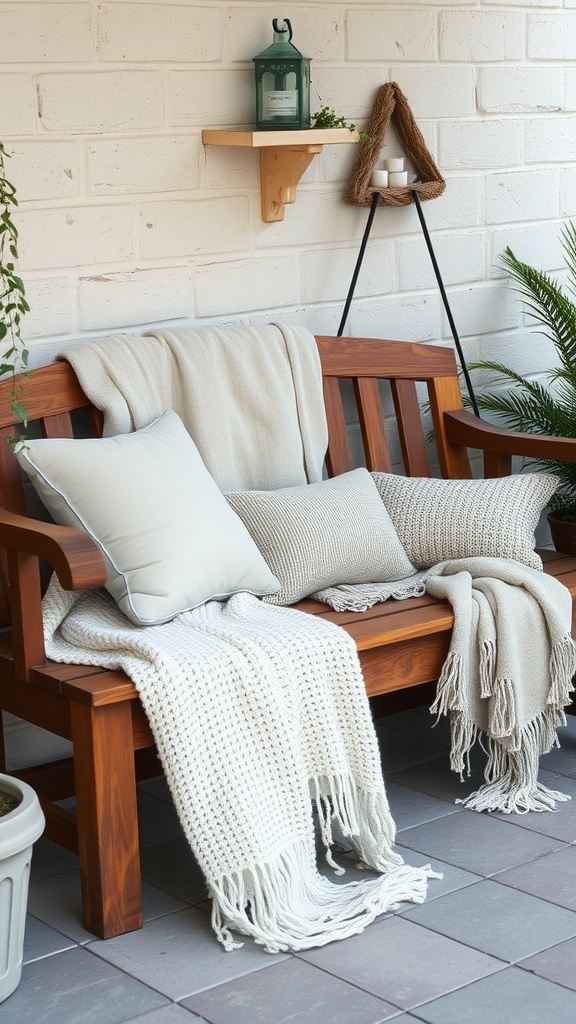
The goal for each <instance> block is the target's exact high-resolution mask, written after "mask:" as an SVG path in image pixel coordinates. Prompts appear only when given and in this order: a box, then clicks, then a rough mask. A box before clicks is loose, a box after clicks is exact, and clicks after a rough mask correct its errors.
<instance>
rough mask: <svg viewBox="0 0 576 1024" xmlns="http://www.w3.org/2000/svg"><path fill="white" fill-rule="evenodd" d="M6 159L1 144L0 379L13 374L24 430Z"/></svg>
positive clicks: (19, 308)
mask: <svg viewBox="0 0 576 1024" xmlns="http://www.w3.org/2000/svg"><path fill="white" fill-rule="evenodd" d="M9 156H10V154H9V153H7V152H6V150H5V148H4V145H3V143H2V142H0V377H3V376H5V375H6V374H11V375H12V379H13V385H12V391H11V395H10V397H11V402H12V410H13V412H14V413H15V415H16V416H17V417H18V419H19V420H21V422H22V424H23V426H24V428H26V426H27V422H28V417H27V413H26V409H25V406H24V404H23V402H24V394H23V389H22V387H21V386H19V385H18V384H17V383H16V374H17V373H18V372H19V371H21V370H25V369H26V367H27V365H28V350H27V349H26V347H25V346H24V343H23V341H22V338H21V336H20V322H21V319H22V317H23V316H24V314H25V313H27V312H28V311H29V309H30V307H29V305H28V303H27V301H26V298H25V293H24V284H23V282H22V280H21V278H20V277H18V275H17V274H16V261H17V259H18V230H17V228H16V225H15V224H14V221H13V220H12V210H13V208H14V207H16V206H18V200H17V198H16V189H15V187H14V185H12V183H11V182H10V181H8V179H7V177H6V169H5V160H6V158H8V157H9Z"/></svg>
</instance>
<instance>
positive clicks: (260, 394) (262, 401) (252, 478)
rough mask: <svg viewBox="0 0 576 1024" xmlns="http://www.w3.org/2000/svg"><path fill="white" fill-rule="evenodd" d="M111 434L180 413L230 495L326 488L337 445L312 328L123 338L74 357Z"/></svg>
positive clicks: (71, 353)
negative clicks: (325, 470)
mask: <svg viewBox="0 0 576 1024" xmlns="http://www.w3.org/2000/svg"><path fill="white" fill-rule="evenodd" d="M60 358H63V359H67V360H68V361H69V362H70V363H71V364H72V366H73V368H74V371H75V373H76V375H77V377H78V380H79V381H80V383H81V385H82V389H83V391H84V392H85V394H86V395H87V396H88V397H89V398H90V400H91V401H92V402H93V403H94V405H95V406H96V408H98V409H101V410H102V412H103V413H104V434H105V436H110V435H113V434H127V433H128V432H129V431H131V430H135V429H138V428H139V427H144V426H147V425H148V424H149V423H151V422H152V420H155V419H157V417H158V416H160V415H161V414H162V413H163V412H167V411H168V410H169V409H173V410H174V411H175V412H177V413H178V415H179V416H180V419H181V420H182V422H183V423H184V426H185V427H186V429H187V430H188V433H189V434H190V435H191V437H192V438H193V439H194V441H195V443H196V445H197V447H198V450H199V452H200V454H201V456H202V459H203V461H204V464H205V465H206V467H207V468H208V470H209V472H210V473H211V475H212V476H213V478H214V479H215V480H216V483H217V484H218V486H219V487H220V489H221V490H228V491H235V490H245V489H249V490H253V489H262V490H269V489H272V488H274V487H292V486H294V485H295V484H304V483H315V482H316V481H318V480H321V479H322V466H323V462H324V455H325V453H326V446H327V440H328V434H327V427H326V413H325V410H324V403H323V399H322V371H321V366H320V358H319V355H318V348H317V345H316V341H315V339H314V336H313V335H312V334H310V332H309V331H306V330H304V328H298V327H287V326H285V325H273V324H268V325H265V326H262V327H248V326H247V327H235V328H227V329H223V328H217V327H203V328H201V329H199V330H193V329H191V328H190V329H186V330H184V329H183V330H178V331H164V330H156V331H149V332H147V333H146V335H144V336H140V337H138V336H132V335H127V334H115V335H111V336H110V337H108V338H104V339H102V340H100V341H94V342H87V343H83V344H82V345H78V346H75V347H73V348H69V349H66V351H65V352H63V353H62V355H61V357H60Z"/></svg>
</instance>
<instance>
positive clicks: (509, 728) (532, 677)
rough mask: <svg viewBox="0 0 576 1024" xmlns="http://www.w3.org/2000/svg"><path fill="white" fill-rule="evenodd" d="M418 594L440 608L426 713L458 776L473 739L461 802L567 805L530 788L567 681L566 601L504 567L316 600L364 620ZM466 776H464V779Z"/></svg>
mask: <svg viewBox="0 0 576 1024" xmlns="http://www.w3.org/2000/svg"><path fill="white" fill-rule="evenodd" d="M392 588H393V596H395V597H399V598H402V597H409V596H413V595H414V594H415V593H418V591H419V590H420V592H423V591H424V590H426V591H427V592H428V593H430V594H433V595H434V596H435V597H439V598H443V599H445V600H447V601H449V602H450V604H451V605H452V608H453V611H454V628H453V631H452V638H451V644H450V651H449V654H448V657H447V659H446V661H445V663H444V666H443V670H442V674H441V676H440V679H439V681H438V689H437V696H436V700H435V701H434V704H433V705H432V708H431V711H432V713H433V714H447V715H449V716H450V721H451V732H452V749H451V765H452V768H453V769H454V770H455V771H458V772H460V773H461V774H462V773H463V772H464V770H465V769H466V767H467V760H468V754H469V752H470V749H471V748H472V746H473V745H474V743H475V742H476V740H477V739H478V737H479V736H480V734H482V735H483V737H484V738H485V743H486V745H487V749H488V763H487V766H486V771H485V779H486V782H485V784H484V785H483V786H481V787H480V789H479V790H478V791H477V792H475V793H472V794H471V796H469V797H468V798H467V799H466V800H462V801H460V802H461V803H463V804H464V806H465V807H469V808H472V809H473V810H477V811H504V812H508V813H524V812H527V811H543V810H550V809H553V808H554V806H555V801H557V800H566V799H569V798H568V797H566V796H564V795H563V794H562V793H559V792H557V791H556V790H550V789H548V788H547V787H546V786H543V785H541V783H539V782H538V779H537V774H538V759H539V757H540V755H541V754H544V753H547V752H548V751H549V750H550V749H551V747H552V746H553V745H554V744H555V743H557V734H556V729H557V726H558V725H561V724H565V716H564V710H563V709H564V707H565V706H566V705H567V704H568V703H569V702H570V693H571V691H572V677H573V676H574V673H575V672H576V644H575V643H574V640H573V639H572V636H571V624H572V598H571V595H570V593H569V591H568V590H567V588H566V587H565V586H564V585H563V584H562V583H560V582H559V581H558V580H556V579H554V577H552V576H547V575H546V573H544V572H541V571H540V570H538V569H532V568H529V567H527V566H525V565H522V564H520V563H519V562H515V561H512V560H511V559H501V558H461V559H457V560H455V561H450V562H443V563H440V564H438V565H435V566H432V568H430V569H426V570H424V571H423V572H420V573H418V574H417V575H416V576H414V577H411V578H410V579H409V580H405V581H399V582H396V583H394V584H384V587H382V588H381V587H380V586H379V585H372V584H368V585H367V586H366V587H364V586H363V585H362V584H360V585H358V586H356V587H333V588H329V589H326V590H324V591H321V592H320V593H319V594H318V595H316V596H317V597H319V598H320V599H321V600H323V601H325V602H326V603H327V604H330V605H331V606H332V607H335V608H337V609H338V610H345V609H352V610H364V609H365V608H367V607H370V606H371V605H372V604H375V603H376V602H377V601H379V600H385V599H386V598H387V597H389V596H392ZM468 771H469V769H468Z"/></svg>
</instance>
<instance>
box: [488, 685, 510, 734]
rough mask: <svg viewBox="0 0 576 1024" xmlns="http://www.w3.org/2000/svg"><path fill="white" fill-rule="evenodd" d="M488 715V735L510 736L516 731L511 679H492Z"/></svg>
mask: <svg viewBox="0 0 576 1024" xmlns="http://www.w3.org/2000/svg"><path fill="white" fill-rule="evenodd" d="M488 716H489V729H490V735H491V736H492V737H493V738H494V739H502V738H503V737H510V736H512V735H513V734H514V733H515V732H517V730H516V695H515V692H514V683H513V681H512V679H495V680H494V684H493V692H492V697H491V699H490V703H489V711H488ZM516 745H517V744H516Z"/></svg>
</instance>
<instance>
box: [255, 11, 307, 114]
mask: <svg viewBox="0 0 576 1024" xmlns="http://www.w3.org/2000/svg"><path fill="white" fill-rule="evenodd" d="M272 28H273V29H274V42H273V43H272V45H271V46H269V47H268V48H267V49H266V50H263V51H262V53H259V54H258V56H257V57H253V60H254V71H255V74H256V127H257V128H264V129H269V128H309V127H310V58H309V57H303V56H302V54H301V53H300V52H299V50H297V49H296V47H295V46H293V45H292V43H291V39H292V26H291V24H290V22H289V21H288V19H287V18H285V19H284V20H283V21H280V20H279V19H278V18H274V20H273V22H272Z"/></svg>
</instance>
